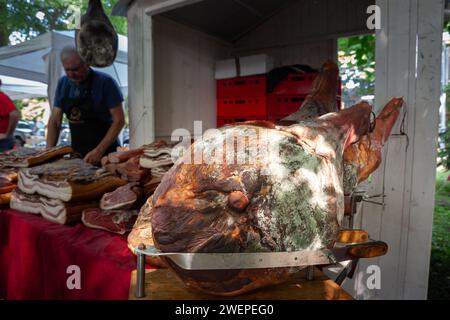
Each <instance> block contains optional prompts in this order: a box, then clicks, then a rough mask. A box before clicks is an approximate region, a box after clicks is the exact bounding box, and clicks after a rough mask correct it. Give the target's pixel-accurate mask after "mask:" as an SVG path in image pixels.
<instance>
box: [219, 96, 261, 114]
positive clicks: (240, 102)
mask: <svg viewBox="0 0 450 320" xmlns="http://www.w3.org/2000/svg"><path fill="white" fill-rule="evenodd" d="M248 116H256V117H266V116H267V97H266V96H260V97H249V98H237V99H218V100H217V117H222V118H239V117H243V118H245V117H248Z"/></svg>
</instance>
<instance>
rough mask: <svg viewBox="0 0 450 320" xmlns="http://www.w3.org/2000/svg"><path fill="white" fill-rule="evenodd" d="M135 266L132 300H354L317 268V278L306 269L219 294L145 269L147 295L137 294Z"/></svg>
mask: <svg viewBox="0 0 450 320" xmlns="http://www.w3.org/2000/svg"><path fill="white" fill-rule="evenodd" d="M135 289H136V270H134V271H133V272H132V274H131V283H130V291H129V297H128V298H129V299H130V300H234V299H236V300H353V298H352V297H351V296H350V295H349V294H348V293H347V292H345V291H344V290H343V289H342V288H341V287H340V286H339V285H337V284H336V283H335V282H334V281H333V280H330V279H329V278H328V277H327V276H325V275H324V274H323V273H322V272H321V271H320V270H319V269H317V268H314V279H313V280H306V269H305V270H302V271H301V272H299V273H298V274H296V275H295V276H294V277H293V278H292V280H290V281H289V282H287V283H284V284H280V285H275V286H271V287H266V288H262V289H259V290H257V291H256V292H252V293H247V294H243V295H239V296H237V297H217V296H213V295H208V294H205V293H202V292H199V291H196V290H192V289H189V290H188V289H187V288H186V286H185V285H184V283H183V282H182V281H181V280H180V279H178V277H177V276H176V275H175V274H174V273H173V272H172V271H170V270H168V269H156V270H146V273H145V297H144V298H141V299H139V298H136V296H135V292H136V291H135Z"/></svg>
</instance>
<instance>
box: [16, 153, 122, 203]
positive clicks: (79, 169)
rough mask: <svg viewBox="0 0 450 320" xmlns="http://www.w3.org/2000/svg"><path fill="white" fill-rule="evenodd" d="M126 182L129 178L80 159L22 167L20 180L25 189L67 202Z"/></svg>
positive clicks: (85, 197)
mask: <svg viewBox="0 0 450 320" xmlns="http://www.w3.org/2000/svg"><path fill="white" fill-rule="evenodd" d="M125 184H127V181H125V180H123V179H120V178H118V177H116V176H114V175H113V174H111V173H110V172H108V171H106V170H104V169H99V168H97V167H95V166H93V165H91V164H89V163H87V162H85V161H84V160H82V159H78V158H73V159H60V160H58V161H55V162H52V163H48V164H44V165H40V166H37V167H33V168H25V169H22V170H20V172H19V179H18V187H19V188H20V190H21V191H23V192H26V193H29V194H33V193H38V194H41V195H43V196H46V197H49V198H54V199H59V200H61V201H65V202H69V201H83V200H91V199H99V198H100V197H101V196H102V195H103V194H104V193H105V192H110V191H113V190H115V189H116V188H118V187H120V186H123V185H125Z"/></svg>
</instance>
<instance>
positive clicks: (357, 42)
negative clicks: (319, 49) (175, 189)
mask: <svg viewBox="0 0 450 320" xmlns="http://www.w3.org/2000/svg"><path fill="white" fill-rule="evenodd" d="M338 58H339V69H340V70H341V78H342V82H343V83H342V84H343V86H344V87H347V88H354V90H352V91H353V95H356V96H359V97H361V96H363V95H368V94H374V92H375V35H372V34H371V35H364V36H355V37H350V38H340V39H339V40H338ZM344 93H345V90H344Z"/></svg>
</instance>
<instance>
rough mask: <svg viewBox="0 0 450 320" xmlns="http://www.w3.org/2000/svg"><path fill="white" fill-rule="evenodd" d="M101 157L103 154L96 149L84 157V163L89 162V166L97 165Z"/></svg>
mask: <svg viewBox="0 0 450 320" xmlns="http://www.w3.org/2000/svg"><path fill="white" fill-rule="evenodd" d="M102 156H103V152H102V151H101V150H100V149H98V148H95V149H92V150H91V151H89V153H88V154H87V155H86V156H85V157H84V161H86V162H89V163H91V164H98V163H99V162H100V160H101V158H102Z"/></svg>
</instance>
